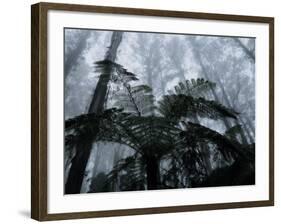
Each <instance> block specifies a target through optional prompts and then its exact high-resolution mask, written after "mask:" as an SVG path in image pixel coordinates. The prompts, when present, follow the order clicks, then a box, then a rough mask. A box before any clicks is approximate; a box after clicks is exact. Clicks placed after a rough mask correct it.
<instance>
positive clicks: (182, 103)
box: [159, 94, 238, 120]
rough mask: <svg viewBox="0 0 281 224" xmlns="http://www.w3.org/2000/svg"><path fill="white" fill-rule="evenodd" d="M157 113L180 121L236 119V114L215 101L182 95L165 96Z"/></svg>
mask: <svg viewBox="0 0 281 224" xmlns="http://www.w3.org/2000/svg"><path fill="white" fill-rule="evenodd" d="M159 112H160V113H161V114H162V115H164V116H165V117H167V118H175V119H180V118H181V117H193V116H197V115H198V116H200V117H207V118H211V119H214V120H217V119H219V118H222V117H230V118H234V119H236V116H237V114H238V113H237V112H235V111H234V110H232V109H229V108H227V107H225V106H223V105H221V104H219V103H217V102H216V101H210V100H205V99H204V98H202V97H200V98H193V97H192V96H187V95H183V94H179V95H165V96H164V97H163V99H162V100H161V101H160V102H159Z"/></svg>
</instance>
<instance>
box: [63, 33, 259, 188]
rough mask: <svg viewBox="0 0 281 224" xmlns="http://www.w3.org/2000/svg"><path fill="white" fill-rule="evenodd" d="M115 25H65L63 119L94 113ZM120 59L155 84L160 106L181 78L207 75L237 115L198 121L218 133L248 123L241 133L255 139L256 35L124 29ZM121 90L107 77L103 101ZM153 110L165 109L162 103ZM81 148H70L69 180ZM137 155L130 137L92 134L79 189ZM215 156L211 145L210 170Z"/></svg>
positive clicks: (110, 103)
mask: <svg viewBox="0 0 281 224" xmlns="http://www.w3.org/2000/svg"><path fill="white" fill-rule="evenodd" d="M113 33H114V32H113V31H102V30H86V29H85V30H80V29H65V36H64V43H65V52H64V58H65V65H64V77H65V99H64V102H65V103H64V106H65V110H64V111H65V114H64V115H65V120H68V119H70V118H74V117H77V116H80V115H82V114H87V113H89V107H90V104H91V101H92V99H93V96H94V92H95V89H96V86H97V83H98V80H99V77H100V73H99V72H98V71H97V69H96V68H95V62H97V61H102V60H104V59H105V58H106V57H107V55H106V53H107V52H108V49H109V47H110V45H112V39H111V37H112V35H113ZM115 62H116V63H118V64H120V65H122V66H123V67H124V68H126V70H127V71H129V72H131V73H133V74H136V75H137V78H138V81H136V82H135V83H137V85H140V84H144V85H147V86H149V87H151V88H152V95H153V96H154V98H153V102H154V104H155V106H159V101H161V99H162V98H163V96H164V95H168V94H170V93H171V92H173V91H174V87H175V86H176V85H178V83H179V82H185V80H191V79H195V80H196V79H198V78H203V79H204V80H208V81H210V82H213V83H215V87H214V88H212V89H211V90H210V91H208V92H207V93H205V95H204V96H205V98H206V99H208V100H214V101H216V102H219V103H220V104H222V105H224V106H226V107H228V108H231V109H233V110H234V111H235V112H237V119H231V118H228V117H225V118H223V119H220V120H213V119H209V118H204V117H202V118H201V117H200V116H199V117H196V119H197V122H198V123H200V124H201V125H204V126H206V127H208V128H211V129H212V130H215V131H217V132H218V133H221V134H223V133H225V131H227V130H228V129H230V128H231V127H234V126H235V125H238V124H239V125H241V127H242V130H243V131H242V132H241V133H242V134H241V136H239V137H238V141H240V142H241V143H243V144H251V143H255V39H254V38H247V37H243V38H242V37H226V36H202V35H181V34H162V33H141V32H123V33H122V40H121V42H120V44H119V46H118V49H117V52H116V57H115ZM132 83H134V82H132ZM132 85H134V84H132ZM118 90H119V87H118V85H116V83H110V82H109V83H108V89H107V95H106V104H105V105H104V107H105V108H104V109H107V108H112V107H115V106H116V100H117V98H116V92H117V91H118ZM125 110H126V108H125ZM151 113H152V115H155V116H160V117H161V114H160V113H159V112H158V111H157V110H153V111H152V112H151ZM150 115H151V114H150ZM76 151H77V149H73V150H70V151H68V150H66V151H65V181H66V180H67V177H68V173H69V169H70V167H71V160H72V159H73V157H74V156H75V153H76ZM132 155H134V150H133V149H132V148H131V147H129V146H128V145H124V144H119V143H114V142H104V141H98V142H94V143H93V144H92V149H91V153H90V157H89V159H88V162H87V166H86V170H85V175H84V178H83V184H82V187H81V190H80V192H81V193H86V192H95V190H93V189H95V188H98V187H99V186H97V184H96V183H95V181H94V180H95V178H96V179H97V177H99V178H103V176H102V175H107V174H108V173H110V172H111V170H112V169H113V168H114V166H115V165H116V164H117V162H118V161H120V160H121V159H124V158H127V157H128V156H132ZM214 156H215V154H214V151H212V149H210V155H209V160H210V167H211V168H210V169H211V170H214V169H215V168H216V167H217V166H219V164H218V163H217V162H215V159H214ZM136 159H137V158H136ZM166 163H167V164H168V163H169V162H168V160H167V161H166V162H165V159H163V160H162V161H161V167H165V166H167V164H166ZM163 169H164V168H163ZM115 185H116V186H115V187H114V191H119V190H120V185H118V183H115Z"/></svg>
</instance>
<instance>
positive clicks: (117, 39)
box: [65, 31, 123, 194]
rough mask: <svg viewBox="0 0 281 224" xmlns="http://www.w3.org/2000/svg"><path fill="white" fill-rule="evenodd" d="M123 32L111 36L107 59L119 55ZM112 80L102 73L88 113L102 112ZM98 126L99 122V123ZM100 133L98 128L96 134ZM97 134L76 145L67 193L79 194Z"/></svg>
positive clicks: (113, 59) (115, 32) (112, 59)
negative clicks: (108, 86)
mask: <svg viewBox="0 0 281 224" xmlns="http://www.w3.org/2000/svg"><path fill="white" fill-rule="evenodd" d="M122 35H123V33H122V32H117V31H114V32H113V34H112V37H111V44H110V47H109V49H108V51H107V53H106V57H105V59H107V60H111V61H115V59H116V56H117V49H118V47H119V45H120V43H121V41H122ZM109 80H110V76H109V75H108V76H104V75H101V76H100V78H99V81H98V83H97V86H96V88H95V90H94V94H93V98H92V101H91V104H90V107H89V110H88V113H96V114H101V113H102V112H103V109H104V104H105V99H106V93H107V85H108V82H109ZM97 127H98V124H97ZM97 133H98V130H97V132H96V134H97ZM96 134H95V135H93V136H92V137H91V138H90V139H87V140H86V141H84V140H82V141H83V143H81V144H78V145H77V147H76V155H75V156H74V158H73V163H72V165H71V168H70V171H69V176H68V179H67V183H66V185H65V193H66V194H79V193H80V190H81V186H82V183H83V179H84V173H85V169H86V167H87V163H88V160H89V157H90V153H91V149H92V144H93V141H94V140H95V137H96Z"/></svg>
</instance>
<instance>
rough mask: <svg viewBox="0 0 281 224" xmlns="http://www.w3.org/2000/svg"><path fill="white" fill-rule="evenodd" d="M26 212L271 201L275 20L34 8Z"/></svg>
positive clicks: (135, 210)
mask: <svg viewBox="0 0 281 224" xmlns="http://www.w3.org/2000/svg"><path fill="white" fill-rule="evenodd" d="M31 56H32V66H31V70H32V208H31V211H32V212H31V216H32V218H34V219H36V220H40V221H45V220H58V219H74V218H90V217H106V216H122V215H138V214H153V213H167V212H185V211H198V210H211V209H224V208H242V207H256V206H272V205H273V204H274V152H273V144H274V104H273V102H274V95H273V94H274V89H273V88H274V77H273V75H274V74H273V73H274V19H273V18H271V17H256V16H240V15H223V14H209V13H195V12H182V11H161V10H150V9H136V8H115V7H103V6H89V5H70V4H56V3H38V4H35V5H32V50H31Z"/></svg>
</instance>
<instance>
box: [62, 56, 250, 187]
mask: <svg viewBox="0 0 281 224" xmlns="http://www.w3.org/2000/svg"><path fill="white" fill-rule="evenodd" d="M95 64H96V69H98V71H99V73H100V74H101V75H107V76H108V75H110V77H111V78H110V81H111V82H113V83H114V84H116V85H118V90H117V91H116V94H115V96H116V97H115V103H114V107H113V108H110V109H107V110H104V111H103V112H102V113H100V114H96V113H91V114H86V115H81V116H78V117H75V118H72V119H69V120H67V121H66V122H65V130H66V133H67V135H66V137H65V143H66V146H67V148H73V147H71V146H75V145H77V144H79V142H83V141H85V140H86V139H92V138H93V136H94V139H93V141H95V142H98V141H102V142H115V143H119V144H122V145H126V146H128V147H130V148H131V149H133V150H134V153H133V155H132V156H129V157H127V158H124V159H121V160H120V161H118V162H117V164H116V165H115V166H114V167H113V169H112V170H111V172H109V173H108V174H104V173H99V174H98V175H97V176H96V177H95V178H93V180H92V185H91V189H90V192H104V191H113V190H114V189H116V188H117V189H118V190H121V191H126V190H143V189H148V190H152V189H169V188H179V187H198V186H222V185H240V184H253V183H254V165H253V164H254V150H253V148H254V145H243V144H241V143H240V142H239V141H238V140H237V138H236V135H235V134H236V133H237V132H239V130H240V129H239V128H240V127H239V126H235V127H232V128H231V129H229V130H228V131H226V133H225V134H221V133H219V132H217V131H215V130H212V129H210V128H208V127H205V126H203V125H201V124H196V123H192V122H190V121H188V119H192V118H194V117H197V116H199V117H203V118H208V119H212V120H219V119H222V118H225V117H227V118H231V119H237V115H238V113H237V112H236V111H235V110H233V109H231V108H227V107H225V106H224V105H222V104H220V103H218V102H216V101H214V100H207V99H205V98H204V95H205V94H206V92H207V91H209V90H210V89H211V88H215V83H212V82H209V81H207V80H204V79H201V78H200V79H197V80H194V79H192V80H191V81H189V80H186V81H185V83H183V82H180V83H179V84H178V85H177V86H175V89H174V91H170V92H169V95H165V96H163V98H162V99H161V100H159V101H158V102H154V96H153V94H152V89H151V88H150V87H149V86H147V85H143V84H142V85H136V84H135V82H136V81H138V78H137V75H135V74H133V73H131V72H128V71H127V70H126V69H125V68H124V67H123V66H122V65H120V64H117V63H115V62H112V61H110V60H104V61H99V62H96V63H95ZM109 68H110V69H109ZM107 72H109V73H110V74H107ZM206 147H207V148H208V149H212V150H213V151H214V152H216V153H217V155H218V156H217V157H218V158H219V159H218V158H216V159H215V161H216V162H218V163H219V164H220V166H221V167H219V168H215V169H213V170H212V172H211V173H210V174H209V173H208V171H207V169H206V164H205V160H206V159H207V160H211V158H210V157H208V156H207V158H206V156H205V154H204V153H205V151H206ZM116 185H117V187H116Z"/></svg>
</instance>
